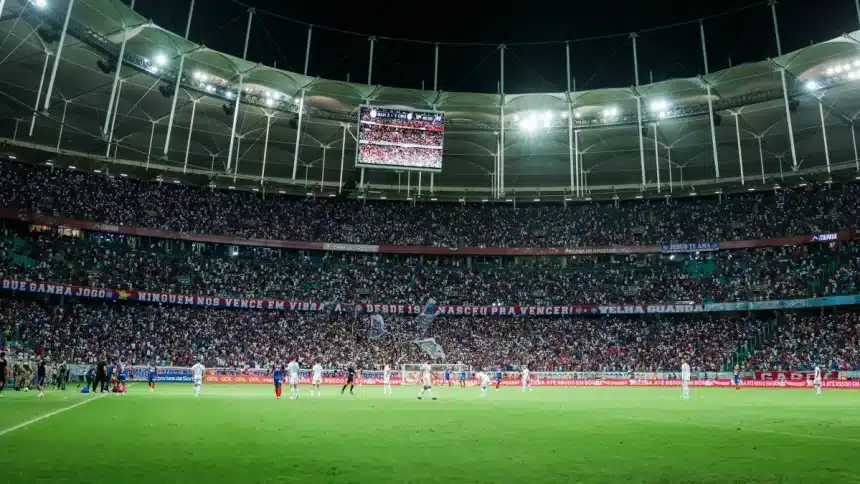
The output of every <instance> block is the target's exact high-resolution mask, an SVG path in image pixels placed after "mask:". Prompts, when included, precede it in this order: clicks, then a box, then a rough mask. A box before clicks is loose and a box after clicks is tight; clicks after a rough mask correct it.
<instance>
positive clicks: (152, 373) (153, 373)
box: [147, 361, 158, 392]
mask: <svg viewBox="0 0 860 484" xmlns="http://www.w3.org/2000/svg"><path fill="white" fill-rule="evenodd" d="M147 380H149V391H151V392H154V391H155V382H156V381H157V380H158V368H156V366H155V362H154V361H153V362H152V364H151V365H149V372H148V374H147Z"/></svg>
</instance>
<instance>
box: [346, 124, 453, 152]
mask: <svg viewBox="0 0 860 484" xmlns="http://www.w3.org/2000/svg"><path fill="white" fill-rule="evenodd" d="M360 139H361V142H362V143H370V144H380V143H383V144H384V143H390V144H395V145H400V144H407V145H417V146H430V147H441V146H442V133H440V132H437V131H426V130H423V129H409V128H402V127H399V126H371V125H362V127H361V136H360Z"/></svg>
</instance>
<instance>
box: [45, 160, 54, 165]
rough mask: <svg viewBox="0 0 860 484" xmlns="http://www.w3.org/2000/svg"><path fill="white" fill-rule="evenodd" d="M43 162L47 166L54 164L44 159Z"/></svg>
mask: <svg viewBox="0 0 860 484" xmlns="http://www.w3.org/2000/svg"><path fill="white" fill-rule="evenodd" d="M45 164H46V165H48V166H54V164H53V163H51V162H50V161H46V162H45Z"/></svg>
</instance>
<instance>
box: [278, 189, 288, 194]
mask: <svg viewBox="0 0 860 484" xmlns="http://www.w3.org/2000/svg"><path fill="white" fill-rule="evenodd" d="M278 193H280V194H281V195H283V194H285V193H287V191H286V190H278Z"/></svg>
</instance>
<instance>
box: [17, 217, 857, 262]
mask: <svg viewBox="0 0 860 484" xmlns="http://www.w3.org/2000/svg"><path fill="white" fill-rule="evenodd" d="M0 218H5V219H14V220H20V221H22V222H28V223H33V224H38V225H48V226H52V227H58V226H64V227H72V228H76V229H81V230H88V231H91V232H108V233H116V234H125V235H136V236H139V237H156V238H162V239H178V240H189V241H194V242H206V243H211V244H228V245H244V246H255V247H271V248H280V249H305V250H326V251H338V252H372V253H386V254H435V255H452V254H457V255H485V256H500V255H596V254H645V253H659V252H694V251H704V250H723V249H750V248H756V247H779V246H783V245H801V244H809V243H813V242H821V241H822V240H823V239H822V236H821V234H819V235H796V236H790V237H778V238H775V239H763V240H731V241H725V242H719V241H714V242H697V243H684V244H673V243H663V244H655V245H614V246H606V247H548V248H538V247H508V248H502V247H462V248H458V247H429V246H418V245H372V244H371V245H366V244H341V243H328V242H301V241H295V240H272V239H246V238H241V237H230V236H222V235H207V234H198V233H189V232H175V231H169V230H158V229H149V228H143V227H133V226H129V225H121V224H110V223H100V222H91V221H88V220H76V219H69V218H63V217H52V216H48V215H39V214H29V213H19V212H17V211H15V210H11V209H8V208H0ZM824 235H826V240H828V241H834V240H841V241H844V240H852V239H854V238H856V237H857V236H858V235H857V230H849V231H844V232H838V233H831V234H824Z"/></svg>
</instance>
